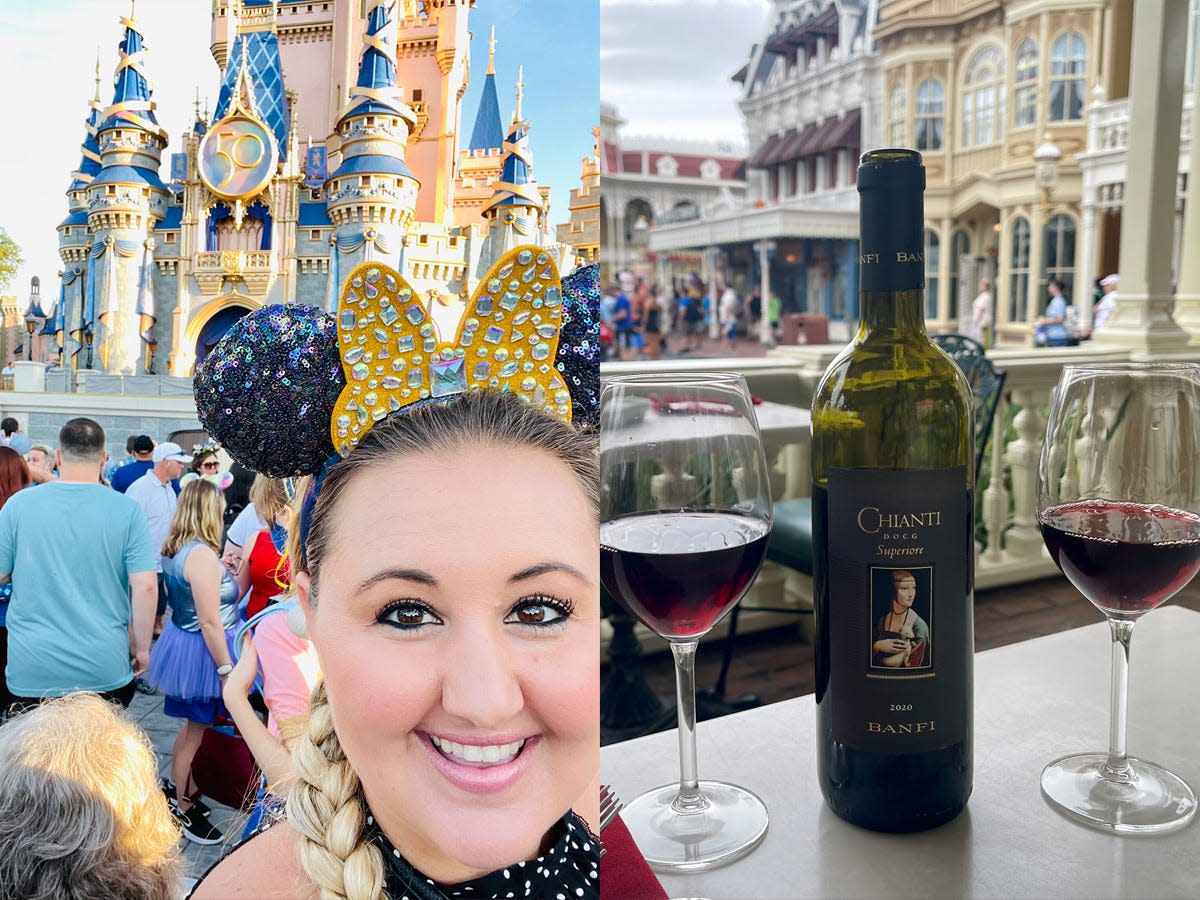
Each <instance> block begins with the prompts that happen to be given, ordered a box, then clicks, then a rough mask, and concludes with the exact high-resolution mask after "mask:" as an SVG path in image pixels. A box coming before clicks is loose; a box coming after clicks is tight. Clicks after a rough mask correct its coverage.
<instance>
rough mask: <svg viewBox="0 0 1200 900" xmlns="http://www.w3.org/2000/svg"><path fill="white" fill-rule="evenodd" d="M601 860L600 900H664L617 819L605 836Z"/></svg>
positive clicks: (631, 840)
mask: <svg viewBox="0 0 1200 900" xmlns="http://www.w3.org/2000/svg"><path fill="white" fill-rule="evenodd" d="M601 841H602V842H603V844H604V850H605V853H604V857H603V858H602V859H601V860H600V896H601V897H620V898H621V900H667V892H666V891H664V890H663V888H662V885H661V884H659V883H658V879H657V878H655V877H654V872H653V871H651V869H650V864H649V863H648V862H646V858H645V857H644V856H642V851H641V850H639V849H638V845H637V844H636V843H634V840H633V837H632V835H630V834H629V829H628V828H626V827H625V823H624V822H622V821H621V817H620V816H617V817H616V818H615V819H613V820H612V821H611V822H610V823H609V825H608V827H607V828H605V829H604V834H603V835H601Z"/></svg>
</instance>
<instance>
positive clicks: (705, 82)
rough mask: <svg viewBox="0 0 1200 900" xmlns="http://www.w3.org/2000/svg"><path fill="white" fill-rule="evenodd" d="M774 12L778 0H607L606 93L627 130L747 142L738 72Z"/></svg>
mask: <svg viewBox="0 0 1200 900" xmlns="http://www.w3.org/2000/svg"><path fill="white" fill-rule="evenodd" d="M770 12H771V3H770V0H600V97H601V99H602V100H603V101H604V102H605V103H611V104H613V105H615V106H616V107H617V112H618V113H619V114H620V116H621V118H622V119H625V120H626V122H627V124H626V125H625V126H624V127H623V129H622V134H623V135H625V136H633V135H655V136H660V135H661V136H670V137H686V138H696V139H705V140H715V141H736V142H739V143H744V141H745V135H744V129H743V127H742V119H741V114H740V113H739V112H738V108H737V101H738V98H739V95H740V93H741V86H740V85H738V84H735V83H734V82H732V81H730V76H732V75H733V74H734V73H735V72H736V71H737V70H738V69H740V68H741V67H742V65H743V64H744V63H745V62H746V60H747V59H749V57H750V47H751V46H752V45H753V44H755V43H757V42H758V41H760V40H762V38H763V37H764V35H765V34H766V29H767V19H768V16H769V14H770Z"/></svg>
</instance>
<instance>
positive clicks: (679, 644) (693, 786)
mask: <svg viewBox="0 0 1200 900" xmlns="http://www.w3.org/2000/svg"><path fill="white" fill-rule="evenodd" d="M698 644H699V641H671V653H672V654H674V656H675V690H676V693H677V694H678V699H679V795H678V796H677V797H676V798H675V799H674V800H673V801H672V802H671V808H672V809H674V810H675V811H676V812H677V813H682V814H685V815H686V814H688V813H697V812H701V811H703V810H705V809H707V808H708V800H707V799H705V797H704V795H703V794H702V793H700V778H699V776H698V775H697V774H696V646H697V645H698Z"/></svg>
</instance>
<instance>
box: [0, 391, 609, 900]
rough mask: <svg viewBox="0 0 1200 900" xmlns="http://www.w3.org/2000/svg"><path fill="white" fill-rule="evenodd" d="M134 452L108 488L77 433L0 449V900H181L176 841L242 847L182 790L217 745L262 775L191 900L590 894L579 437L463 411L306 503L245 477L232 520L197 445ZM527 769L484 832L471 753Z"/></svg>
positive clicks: (480, 403) (298, 491)
mask: <svg viewBox="0 0 1200 900" xmlns="http://www.w3.org/2000/svg"><path fill="white" fill-rule="evenodd" d="M13 433H16V430H14V432H13ZM126 449H127V454H128V458H127V459H126V460H125V461H124V462H122V463H121V464H120V465H117V466H110V465H109V462H108V459H107V454H106V452H105V434H104V431H103V429H102V428H101V427H100V425H99V424H98V423H96V422H95V421H93V420H91V419H87V418H75V419H71V420H70V421H68V422H66V423H65V424H64V425H63V426H62V428H61V430H60V432H59V436H58V446H57V447H56V448H54V449H53V450H50V449H48V448H44V447H43V448H41V450H40V452H41V453H42V454H43V456H45V457H46V458H47V459H48V460H49V464H48V466H47V463H46V462H45V461H43V460H42V459H39V458H36V456H34V455H35V454H37V453H38V452H39V450H38V448H37V447H35V446H33V445H30V446H29V448H28V449H27V450H26V453H25V456H24V457H23V456H22V455H21V454H20V453H19V452H18V450H17V449H15V448H14V447H13V446H12V445H11V444H10V445H9V446H4V447H0V582H2V587H0V595H2V596H3V598H4V600H5V601H6V602H3V603H0V624H2V625H3V626H4V627H2V628H0V666H2V667H3V669H2V670H3V671H4V673H5V678H4V680H3V685H4V691H3V693H0V708H2V710H3V712H0V721H3V720H7V724H4V725H2V726H0V770H3V771H0V856H3V857H4V859H3V860H0V880H3V879H11V880H9V881H5V882H4V883H5V884H11V885H15V886H17V889H18V891H19V893H18V894H16V895H11V894H9V893H6V892H5V891H6V890H7V889H6V888H0V897H7V896H10V895H11V896H31V897H32V896H38V897H58V896H64V897H65V896H101V895H112V896H118V895H119V896H129V897H139V898H140V897H146V898H151V897H154V898H165V897H179V896H181V893H182V892H181V888H180V884H181V883H183V882H182V881H181V878H182V874H183V866H182V863H181V860H180V854H179V847H178V837H179V835H180V833H182V836H183V837H184V838H186V839H187V840H189V841H191V842H194V843H197V844H217V843H226V844H227V845H228V846H229V847H230V849H232V848H233V846H234V845H235V844H237V841H236V837H237V835H233V834H230V835H223V834H222V832H221V831H220V830H219V829H218V827H217V826H216V825H215V824H214V823H213V822H212V821H211V820H210V815H211V808H210V807H209V806H208V805H207V804H206V803H205V800H204V795H203V794H202V791H204V790H205V789H206V786H202V784H201V783H199V782H198V781H197V777H198V771H199V765H198V757H199V755H200V754H201V753H202V752H203V747H204V745H205V743H206V735H207V734H208V733H210V732H211V730H212V729H214V727H218V728H225V727H228V728H231V729H232V728H236V732H237V734H238V735H239V740H240V741H241V742H242V743H244V747H245V750H246V752H247V753H248V754H249V755H250V757H252V760H253V763H254V766H255V769H256V771H257V772H258V773H260V774H259V775H258V778H257V785H254V784H251V785H250V787H251V790H250V791H248V792H247V795H246V799H245V801H244V804H243V806H244V808H245V809H247V810H249V811H250V812H251V816H250V818H249V821H248V824H247V825H246V826H245V829H244V831H240V836H241V837H242V838H243V839H244V840H243V842H242V843H240V844H239V845H238V847H239V849H237V850H236V851H235V852H232V853H231V854H228V855H226V856H225V857H224V861H223V862H222V863H220V864H219V865H218V866H216V867H215V868H214V869H213V870H212V871H210V872H209V873H208V874H207V875H206V876H205V877H204V878H203V879H202V880H201V882H200V883H199V884H198V885H195V886H194V887H193V888H192V890H193V894H192V896H195V897H197V898H205V897H225V896H229V895H230V893H231V892H235V891H241V892H243V894H245V895H246V896H262V895H265V892H267V891H268V890H275V889H277V888H278V886H279V885H280V884H286V885H293V886H296V885H300V886H302V887H297V888H296V894H297V895H303V896H308V895H310V892H312V895H314V896H315V895H316V892H318V891H319V892H320V894H321V896H330V897H347V898H368V897H370V898H377V897H380V896H395V897H400V896H414V897H416V896H421V897H427V896H428V897H434V896H436V897H440V896H449V895H450V894H451V890H450V889H451V887H453V888H454V889H455V890H456V891H457V890H460V889H462V887H463V886H464V885H465V886H468V887H470V888H471V890H472V892H471V893H470V894H469V895H471V896H503V894H501V893H494V892H495V891H498V890H500V888H501V887H504V888H508V887H509V886H510V882H509V879H510V877H511V876H510V872H509V869H508V867H509V866H512V865H515V864H516V863H517V861H524V860H536V865H535V863H534V862H531V863H530V866H529V871H528V872H522V879H523V882H522V883H523V884H524V879H529V884H527V885H525V888H527V890H525V889H523V890H524V895H525V896H543V895H544V896H554V893H555V892H561V891H564V890H565V891H567V892H568V893H569V894H570V896H573V897H576V896H579V897H598V889H597V880H596V879H597V871H598V869H597V866H598V862H599V845H598V843H596V839H595V837H594V836H593V832H594V831H595V830H597V828H598V826H597V825H596V816H597V815H598V812H597V809H598V802H597V798H598V764H599V760H598V725H597V723H598V708H597V703H598V678H599V658H598V644H597V641H596V639H595V635H596V633H597V629H598V626H599V615H600V612H599V588H598V582H597V574H596V566H595V554H596V553H597V552H598V550H597V546H598V545H597V540H598V539H597V536H596V535H597V528H596V516H597V506H596V504H597V502H598V501H597V497H596V482H597V472H596V459H597V457H596V446H595V439H594V435H588V434H586V433H582V432H577V431H575V430H574V429H572V428H571V427H569V426H568V425H564V424H562V423H559V422H556V421H554V420H551V419H549V418H547V417H545V416H544V415H542V414H540V413H536V412H535V411H533V410H531V409H530V408H529V407H528V406H526V405H525V404H523V403H521V402H519V401H515V400H514V399H513V398H512V397H511V396H505V395H499V394H497V395H491V394H481V395H472V396H470V397H465V398H463V399H461V400H459V401H457V402H455V403H453V404H449V405H448V406H445V407H437V408H430V409H428V410H423V411H421V412H420V413H413V414H409V415H405V416H397V417H393V418H392V419H388V420H386V421H385V422H383V423H381V424H380V425H378V426H376V427H375V428H374V429H373V430H372V431H371V432H370V434H369V435H368V439H367V440H365V441H364V442H363V445H362V446H360V447H359V448H358V449H357V450H356V451H355V452H354V453H353V454H352V455H351V456H350V457H349V458H347V459H346V460H343V461H342V462H341V463H339V464H338V465H334V466H332V468H330V469H329V471H328V472H327V473H326V474H324V476H323V478H322V479H320V480H319V481H318V479H315V478H301V479H296V480H292V479H282V478H270V477H267V476H264V475H255V476H254V477H253V481H252V483H251V485H250V488H249V497H248V501H249V502H246V503H244V505H243V504H242V503H238V504H237V508H238V511H237V514H236V515H230V513H229V509H230V506H231V505H232V504H231V503H230V502H229V501H230V500H231V498H230V496H229V495H230V494H233V493H234V492H235V491H236V490H237V481H238V478H236V477H233V473H229V472H222V471H221V470H222V468H223V460H222V454H221V453H220V451H219V448H217V447H216V446H215V445H213V444H206V445H204V446H200V447H196V448H193V450H192V452H187V451H185V450H184V449H183V448H182V447H181V446H180V445H179V444H177V443H174V442H171V441H163V442H161V443H156V442H154V441H153V440H152V439H151V438H149V437H147V436H145V435H141V436H133V437H131V438H130V440H129V441H128V443H127V445H126ZM31 456H33V457H34V458H31ZM35 468H36V469H39V470H40V469H45V468H48V471H47V472H46V473H45V475H44V477H42V478H35V476H34V474H33V473H34V470H35ZM532 483H537V484H539V485H540V487H539V490H538V491H537V492H535V493H532V494H531V493H530V492H529V491H528V485H529V484H532ZM318 488H319V492H318V490H317V489H318ZM468 505H469V506H471V507H472V508H474V509H475V510H476V512H477V514H476V515H475V516H472V517H466V520H465V521H464V517H463V516H462V514H461V512H462V509H463V508H464V507H466V506H468ZM397 510H404V511H405V512H403V513H397ZM397 548H404V549H403V552H402V553H400V556H401V557H402V558H399V559H398V557H397V555H398V550H397ZM318 596H319V597H320V602H319V603H318ZM310 632H311V636H310ZM531 651H533V652H531ZM466 659H470V660H471V665H464V660H466ZM555 660H557V661H555ZM138 690H143V691H145V692H154V693H158V694H161V696H162V703H163V707H162V709H163V712H164V713H165V714H166V715H167V716H170V717H173V718H175V719H177V720H178V721H179V723H180V725H179V731H178V733H177V735H176V737H175V741H174V744H173V748H172V757H171V764H170V778H165V779H161V780H160V779H158V778H157V775H156V769H157V766H156V765H155V762H154V759H153V755H152V751H151V750H150V747H149V744H148V742H147V740H146V738H145V736H144V735H142V734H141V733H140V732H138V730H137V728H136V727H135V726H133V725H131V724H130V723H129V722H128V720H127V719H126V718H125V717H123V716H122V715H121V708H122V707H125V708H127V707H128V706H129V705H130V703H131V701H132V699H133V698H134V696H135V693H136V692H137V691H138ZM105 701H107V702H105ZM335 712H336V716H335ZM497 731H502V732H503V733H504V735H505V737H504V738H503V740H504V741H507V742H508V743H506V744H504V745H503V746H500V745H496V746H493V744H496V741H492V740H489V739H488V738H487V735H488V734H492V733H494V732H497ZM68 732H69V733H70V740H68V739H67V738H66V737H65V736H64V735H67V733H68ZM485 752H486V753H487V754H491V755H487V756H485V757H484V759H483V761H482V762H481V761H480V760H479V756H480V755H481V754H483V753H485ZM531 753H532V754H535V755H536V757H537V759H538V761H539V762H538V764H537V767H536V768H534V769H532V770H531V775H528V776H524V778H525V780H526V781H528V782H529V784H525V785H524V788H523V789H522V790H521V791H520V792H519V794H518V795H517V797H516V799H515V800H513V801H511V802H509V803H508V804H507V805H505V804H492V805H488V804H485V805H483V806H480V804H479V803H478V802H477V800H476V799H475V798H476V797H478V796H492V795H495V794H496V792H497V791H499V790H500V789H501V788H500V787H498V786H496V785H494V784H492V783H491V781H494V780H495V779H494V778H492V774H494V773H492V771H491V770H490V769H489V768H487V766H489V765H492V764H494V763H496V762H497V761H494V760H493V759H492V756H495V755H496V754H500V755H505V758H504V759H501V760H499V761H498V763H499V765H500V768H504V767H505V766H507V768H512V769H513V770H514V773H516V772H520V771H521V770H522V769H523V768H524V767H523V766H517V765H515V764H514V760H511V759H508V758H507V757H513V756H520V755H522V754H525V755H528V754H531ZM100 756H102V757H103V759H100V758H98V757H100ZM94 757H97V758H94ZM481 765H482V766H484V768H480V766H481ZM506 771H507V769H506ZM514 777H516V776H515V775H514ZM47 779H52V780H51V781H47ZM489 779H490V780H489ZM255 787H257V790H255V789H254V788H255ZM72 791H73V792H74V793H75V794H78V795H80V796H79V797H77V798H74V799H72V797H71V796H67V793H69V792H72ZM42 794H48V795H49V796H50V799H47V798H45V797H43V796H42ZM208 796H209V797H210V798H211V797H212V795H211V794H208ZM33 803H36V804H37V805H36V806H31V805H30V804H33ZM89 810H90V811H89ZM85 811H86V812H85ZM47 815H49V816H51V817H53V818H55V821H53V822H46V821H44V819H45V817H46V816H47ZM81 815H82V816H84V819H83V820H82V821H81V820H80V818H79V817H80V816H81ZM35 819H36V820H38V821H37V822H36V823H35V822H34V820H35ZM172 823H173V824H172ZM35 826H36V827H35ZM55 841H60V842H66V843H62V844H61V846H68V847H71V848H73V849H72V850H71V851H70V852H69V853H65V854H64V853H62V852H60V851H58V850H55V849H54V846H60V845H55V844H54V842H55ZM52 845H53V846H52ZM567 860H571V862H570V863H567ZM552 864H553V869H552ZM521 865H522V866H523V865H524V862H521ZM560 866H561V868H562V870H563V871H562V872H561V873H560ZM568 866H569V868H570V871H569V873H568V872H566V871H565V870H566V869H567V867H568ZM535 869H536V875H535V874H534V870H535ZM552 871H553V873H554V874H553V875H551V872H552ZM535 882H536V883H535ZM113 884H120V885H123V887H122V889H121V890H120V891H114V892H112V893H111V894H106V893H105V892H106V890H108V887H106V886H111V885H113ZM551 888H553V889H552V890H551ZM547 890H549V891H550V893H548V894H546V893H544V891H547ZM88 891H91V893H88ZM247 891H249V893H245V892H247ZM239 895H240V894H239ZM288 895H289V896H291V895H292V894H288ZM454 895H458V894H457V893H455V894H454Z"/></svg>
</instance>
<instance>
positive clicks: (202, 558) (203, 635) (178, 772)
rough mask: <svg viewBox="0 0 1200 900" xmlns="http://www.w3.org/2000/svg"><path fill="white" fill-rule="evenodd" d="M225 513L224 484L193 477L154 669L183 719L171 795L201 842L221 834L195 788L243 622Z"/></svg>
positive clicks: (168, 553)
mask: <svg viewBox="0 0 1200 900" xmlns="http://www.w3.org/2000/svg"><path fill="white" fill-rule="evenodd" d="M224 512H225V500H224V498H223V497H222V496H221V491H220V489H219V488H218V487H217V486H216V485H215V484H213V483H212V482H210V481H208V480H207V479H203V478H196V479H193V480H191V481H189V482H188V483H187V484H186V485H184V487H183V490H182V491H181V492H180V494H179V504H178V507H177V509H176V511H175V518H174V519H173V520H172V522H171V529H170V531H169V532H168V533H167V540H166V542H165V543H164V544H163V560H162V566H163V577H164V579H165V580H166V584H167V600H168V602H169V603H170V606H171V621H170V622H168V623H167V626H166V628H165V629H164V630H163V633H162V637H160V638H159V639H158V643H157V644H156V645H155V647H154V651H153V652H152V653H151V655H150V667H149V670H148V672H147V677H148V679H149V681H150V682H151V683H152V684H154V685H155V686H156V687H157V688H158V689H159V690H161V691H162V692H163V693H164V694H165V695H166V699H165V701H164V703H163V712H164V713H166V714H167V715H168V716H174V717H175V718H179V719H183V720H184V721H183V725H182V727H180V729H179V734H178V735H177V736H176V738H175V746H174V750H173V753H172V760H171V775H172V778H173V779H174V782H175V791H174V793H175V796H174V797H172V798H170V799H171V807H172V810H173V811H174V813H175V816H176V818H177V819H178V820H179V824H180V825H181V826H182V828H183V832H184V836H185V837H187V838H188V840H190V841H193V842H195V843H198V844H215V843H218V842H219V841H220V840H221V837H222V835H221V833H220V832H219V831H218V830H217V829H216V828H215V827H214V826H213V825H212V824H210V823H209V822H208V819H207V813H208V810H207V808H206V807H204V806H203V805H202V804H200V803H199V802H193V801H192V800H191V799H190V797H189V791H188V788H189V782H190V780H191V768H192V760H193V759H194V758H195V756H196V751H197V750H198V749H199V747H200V741H201V739H202V738H203V737H204V731H205V729H206V728H208V727H209V726H210V725H212V724H213V722H214V721H216V720H217V719H218V718H221V717H223V716H224V715H225V707H224V704H223V703H222V702H221V685H222V683H223V682H224V680H225V678H226V677H227V676H228V675H229V673H230V672H231V671H232V670H233V662H232V660H233V654H232V652H231V647H232V645H233V638H234V635H235V633H236V631H237V626H238V624H239V618H238V609H237V601H238V589H237V584H236V583H235V582H234V580H233V578H232V577H231V576H230V575H229V573H228V571H226V569H225V567H224V566H223V565H222V564H221V560H220V559H219V558H218V556H217V553H218V551H219V548H220V546H221V528H222V522H223V515H224Z"/></svg>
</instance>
